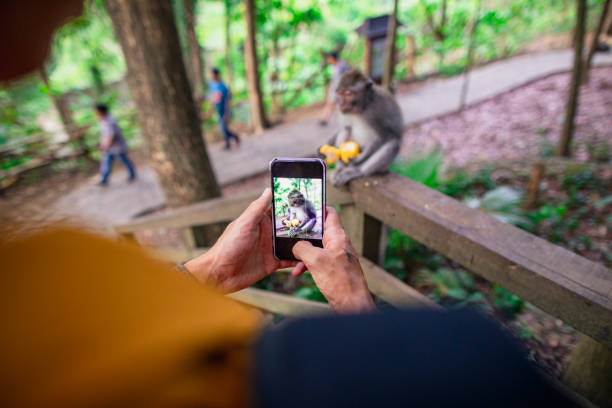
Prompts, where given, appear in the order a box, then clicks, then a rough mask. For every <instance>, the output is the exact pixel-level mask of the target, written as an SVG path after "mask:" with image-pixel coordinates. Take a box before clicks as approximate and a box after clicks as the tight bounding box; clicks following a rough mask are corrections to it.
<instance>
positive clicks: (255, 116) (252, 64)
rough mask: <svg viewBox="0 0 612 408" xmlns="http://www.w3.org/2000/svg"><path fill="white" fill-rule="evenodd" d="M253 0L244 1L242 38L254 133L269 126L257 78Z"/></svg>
mask: <svg viewBox="0 0 612 408" xmlns="http://www.w3.org/2000/svg"><path fill="white" fill-rule="evenodd" d="M255 13H256V9H255V0H246V1H245V2H244V18H245V20H246V26H247V34H246V38H245V40H244V62H245V65H246V76H247V88H248V90H249V105H250V107H251V123H252V124H253V129H254V130H255V132H256V133H261V132H263V130H264V129H265V128H267V127H268V126H269V124H268V119H267V118H266V114H265V110H264V104H263V97H262V94H261V85H260V80H259V64H258V61H257V47H256V45H255V43H256V41H255Z"/></svg>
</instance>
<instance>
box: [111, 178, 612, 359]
mask: <svg viewBox="0 0 612 408" xmlns="http://www.w3.org/2000/svg"><path fill="white" fill-rule="evenodd" d="M327 191H328V197H327V201H328V204H329V205H336V206H339V208H340V217H341V220H342V223H343V226H344V228H345V229H346V231H347V233H348V234H349V236H350V237H351V241H352V242H353V244H354V246H355V248H356V249H357V251H358V252H359V253H360V254H361V255H362V258H361V262H362V265H363V269H364V271H365V274H366V279H367V282H368V286H369V288H370V290H371V291H372V293H374V294H375V295H377V296H379V297H380V298H382V299H383V300H385V301H387V302H389V303H391V304H393V305H395V306H398V307H405V306H411V305H421V306H422V305H425V306H428V307H437V306H436V305H435V304H433V303H432V302H431V301H430V300H429V299H428V298H427V297H425V296H423V295H421V294H420V293H418V292H417V291H416V290H414V289H413V288H411V287H410V286H408V285H406V284H405V283H404V282H402V281H400V280H398V279H396V278H395V277H393V276H392V275H390V274H388V273H387V272H386V271H384V270H383V269H381V268H380V267H379V266H378V265H377V264H376V263H377V262H378V261H379V259H380V255H381V247H382V246H383V245H381V244H382V242H381V237H383V235H384V234H383V225H384V224H386V225H388V226H390V227H392V228H395V229H397V230H398V231H400V232H402V233H405V234H407V235H409V236H411V237H412V238H414V239H415V240H417V241H419V242H420V243H422V244H424V245H426V246H428V247H430V248H432V249H434V250H436V251H438V252H439V253H441V254H443V255H445V256H446V257H448V258H450V259H452V260H454V261H456V262H458V263H460V264H461V265H463V266H464V267H465V268H466V269H468V270H470V271H472V272H474V273H476V274H478V275H480V276H482V277H484V278H486V279H487V280H489V281H491V282H493V283H496V284H498V285H500V286H502V287H504V288H506V289H508V290H509V291H511V292H513V293H515V294H516V295H517V296H519V297H521V298H523V299H525V300H527V301H529V302H531V303H532V304H534V305H535V306H537V307H539V308H541V309H543V310H544V311H546V312H548V313H550V314H551V315H553V316H555V317H558V318H560V319H562V320H563V321H564V322H565V323H566V324H568V325H570V326H572V327H574V328H575V329H577V330H578V331H580V332H582V333H584V334H585V335H587V336H588V337H585V339H586V340H585V341H593V340H591V339H594V341H595V342H596V344H598V345H599V346H601V347H602V349H601V350H600V351H598V352H599V353H610V348H612V271H610V270H609V269H607V268H606V267H604V266H603V265H600V264H597V263H594V262H592V261H590V260H588V259H585V258H583V257H580V256H578V255H576V254H574V253H572V252H570V251H568V250H566V249H564V248H561V247H558V246H556V245H553V244H551V243H549V242H547V241H545V240H543V239H540V238H538V237H536V236H534V235H532V234H530V233H528V232H525V231H523V230H520V229H518V228H515V227H513V226H511V225H508V224H504V223H502V222H501V221H498V220H497V219H495V218H493V217H491V216H489V215H487V214H486V213H483V212H480V211H477V210H474V209H471V208H468V207H467V206H465V205H464V204H462V203H461V202H459V201H457V200H455V199H452V198H450V197H448V196H445V195H444V194H441V193H439V192H437V191H435V190H432V189H430V188H428V187H425V186H423V185H422V184H419V183H416V182H414V181H412V180H409V179H407V178H404V177H401V176H399V175H393V174H390V175H386V176H381V177H371V178H366V179H361V180H357V181H353V182H352V183H351V185H350V188H349V189H346V190H338V189H335V188H332V187H328V190H327ZM259 194H260V192H254V193H252V194H245V195H243V196H239V197H229V198H220V199H214V200H210V201H207V202H203V203H198V204H194V205H190V206H186V207H183V208H178V209H175V210H171V211H169V212H165V213H163V214H159V215H156V214H153V215H149V216H145V217H142V218H138V219H136V220H134V221H132V222H130V223H127V224H124V225H120V226H117V227H116V231H117V232H118V233H119V234H120V235H123V236H124V237H129V238H133V237H134V235H133V234H134V233H135V232H137V231H142V230H148V229H154V228H188V227H191V226H194V225H205V224H211V223H214V222H218V221H224V220H231V219H234V218H235V217H237V216H238V215H239V214H240V213H241V212H242V211H243V210H244V208H246V206H247V205H248V204H249V203H250V202H251V201H252V200H254V199H255V198H256V197H257V196H258V195H259ZM186 251H187V252H186V253H185V255H186V256H187V255H190V254H193V249H192V248H188V249H186ZM177 258H179V256H178V255H177V254H176V253H174V258H173V259H175V260H176V259H177ZM232 297H234V298H235V299H237V300H239V301H241V302H244V303H247V304H250V305H253V306H255V307H259V308H262V309H265V310H269V311H272V312H275V313H281V314H288V315H299V314H308V313H318V312H322V311H325V310H326V306H325V305H323V304H321V303H317V302H310V301H305V300H301V299H295V298H293V297H290V296H287V295H281V294H276V293H270V292H266V291H261V290H257V289H247V290H245V291H241V292H238V293H236V294H233V295H232Z"/></svg>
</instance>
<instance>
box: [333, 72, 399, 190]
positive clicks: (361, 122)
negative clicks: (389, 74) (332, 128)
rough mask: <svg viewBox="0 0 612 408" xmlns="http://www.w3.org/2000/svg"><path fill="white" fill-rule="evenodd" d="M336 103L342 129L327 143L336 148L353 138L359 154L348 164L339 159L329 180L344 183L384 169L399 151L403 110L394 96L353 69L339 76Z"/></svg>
mask: <svg viewBox="0 0 612 408" xmlns="http://www.w3.org/2000/svg"><path fill="white" fill-rule="evenodd" d="M336 103H337V105H338V108H339V109H340V126H341V128H340V130H339V131H338V132H337V133H336V134H335V135H334V136H333V137H332V139H331V140H330V141H329V142H328V144H329V145H332V146H335V147H339V146H340V145H341V144H342V143H344V142H347V141H349V140H352V141H355V142H357V144H358V145H359V151H360V153H359V154H358V155H357V156H356V157H355V158H353V159H351V160H350V161H349V163H348V164H344V163H342V161H338V167H337V169H336V170H335V171H334V173H333V174H332V176H331V180H332V183H333V184H334V185H335V186H343V185H345V184H346V183H348V182H349V181H351V180H353V179H355V178H358V177H363V176H370V175H372V174H375V173H380V172H384V171H386V170H387V169H388V168H389V166H390V165H391V163H392V162H393V160H394V159H395V156H397V154H398V152H399V150H400V145H401V139H402V133H403V130H404V119H403V117H402V112H401V110H400V108H399V105H398V104H397V102H396V101H395V98H394V97H393V95H391V94H390V93H389V92H387V91H385V90H384V89H382V88H380V87H378V86H376V85H375V84H374V83H373V82H372V80H371V79H369V78H367V77H366V76H365V75H364V74H362V73H361V71H359V70H357V69H352V70H350V71H348V72H346V73H344V74H343V75H342V77H340V82H339V83H338V87H337V88H336Z"/></svg>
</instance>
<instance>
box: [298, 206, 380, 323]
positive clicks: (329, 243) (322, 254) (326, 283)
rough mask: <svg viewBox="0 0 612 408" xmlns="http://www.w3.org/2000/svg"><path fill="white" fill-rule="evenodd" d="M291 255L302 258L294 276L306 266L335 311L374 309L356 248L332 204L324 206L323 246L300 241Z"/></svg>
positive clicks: (365, 310)
mask: <svg viewBox="0 0 612 408" xmlns="http://www.w3.org/2000/svg"><path fill="white" fill-rule="evenodd" d="M293 255H295V257H296V258H298V259H300V260H301V261H302V262H301V263H300V264H298V265H296V267H295V268H294V269H293V272H292V274H293V275H294V276H297V275H299V274H300V273H302V272H304V271H305V270H306V269H308V270H309V271H310V273H311V274H312V278H313V279H314V281H315V283H316V285H317V287H318V288H319V290H320V291H321V293H323V296H325V298H326V299H327V301H328V302H329V304H330V306H331V307H332V309H334V310H335V311H336V312H348V313H359V312H368V311H372V310H374V309H375V306H374V301H373V300H372V296H371V295H370V292H369V290H368V286H367V284H366V281H365V278H364V276H363V271H362V270H361V265H360V264H359V257H358V255H357V252H356V251H355V249H354V248H353V246H352V245H351V241H350V240H349V238H348V236H347V235H346V233H345V232H344V229H343V228H342V225H341V224H340V218H339V217H338V213H336V210H334V209H333V208H332V207H327V208H326V217H325V232H324V234H323V248H318V247H315V246H313V245H312V244H311V243H310V242H308V241H299V242H298V243H297V244H295V245H294V246H293Z"/></svg>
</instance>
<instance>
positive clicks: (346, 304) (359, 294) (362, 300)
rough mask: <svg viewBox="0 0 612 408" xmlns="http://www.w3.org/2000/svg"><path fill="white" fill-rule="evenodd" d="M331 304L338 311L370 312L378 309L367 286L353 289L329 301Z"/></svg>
mask: <svg viewBox="0 0 612 408" xmlns="http://www.w3.org/2000/svg"><path fill="white" fill-rule="evenodd" d="M329 304H330V306H331V308H332V309H333V310H334V311H335V312H337V313H369V312H372V311H374V310H376V305H375V304H374V300H373V299H372V295H370V292H369V290H368V289H367V288H365V289H360V290H355V291H351V293H348V294H346V295H344V296H341V297H339V298H337V299H333V300H331V301H329Z"/></svg>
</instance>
